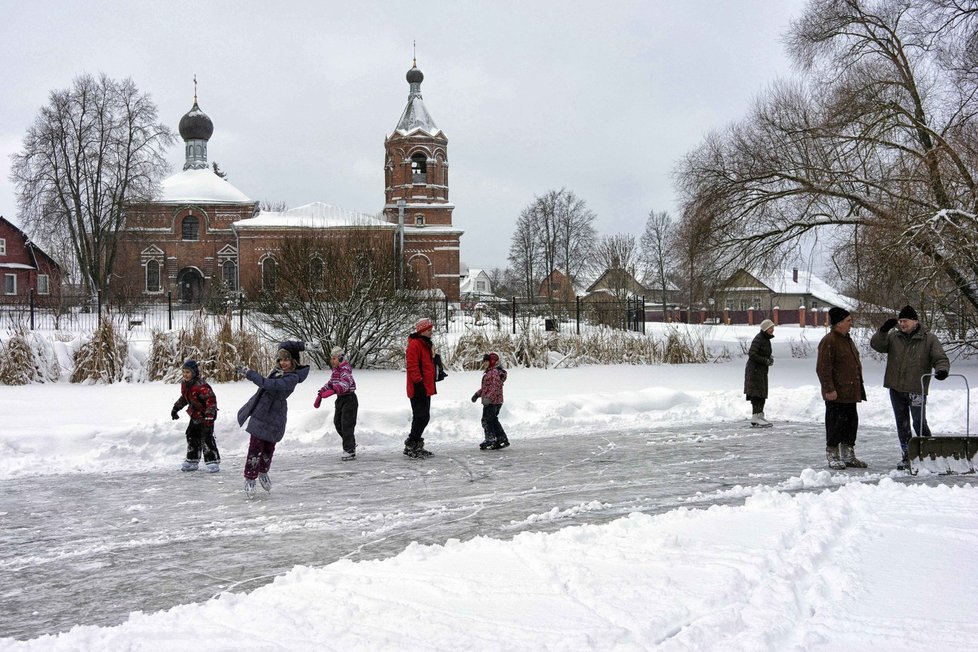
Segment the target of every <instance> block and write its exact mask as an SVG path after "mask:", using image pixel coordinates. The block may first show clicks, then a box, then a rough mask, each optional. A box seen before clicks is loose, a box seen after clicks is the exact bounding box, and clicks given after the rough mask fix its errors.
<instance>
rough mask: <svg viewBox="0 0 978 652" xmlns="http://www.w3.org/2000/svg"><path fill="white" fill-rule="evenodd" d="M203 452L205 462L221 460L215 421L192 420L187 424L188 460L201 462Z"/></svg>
mask: <svg viewBox="0 0 978 652" xmlns="http://www.w3.org/2000/svg"><path fill="white" fill-rule="evenodd" d="M201 453H203V455H204V464H210V463H211V462H220V461H221V453H220V451H218V450H217V440H216V439H214V422H213V421H210V422H208V421H191V422H190V425H189V426H187V461H188V462H200V455H201Z"/></svg>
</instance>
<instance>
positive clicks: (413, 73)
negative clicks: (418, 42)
mask: <svg viewBox="0 0 978 652" xmlns="http://www.w3.org/2000/svg"><path fill="white" fill-rule="evenodd" d="M407 80H408V83H409V84H420V83H421V82H422V81H424V75H423V74H421V71H420V70H418V67H417V66H414V67H413V68H411V69H410V70H408V71H407Z"/></svg>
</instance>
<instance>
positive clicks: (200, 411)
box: [170, 360, 221, 473]
mask: <svg viewBox="0 0 978 652" xmlns="http://www.w3.org/2000/svg"><path fill="white" fill-rule="evenodd" d="M181 371H182V372H183V382H182V383H180V398H179V399H177V402H176V403H174V404H173V409H172V410H171V411H170V417H172V418H173V420H174V421H175V420H177V419H179V418H180V410H181V409H183V407H184V406H189V407H188V408H187V414H189V415H190V425H189V426H187V457H186V459H184V461H183V465H182V466H181V467H180V470H181V471H196V470H197V466H198V465H199V464H200V456H201V453H203V455H204V464H205V465H206V466H207V470H208V472H210V473H217V472H218V471H220V470H221V453H220V452H219V451H218V450H217V440H215V439H214V419H215V418H216V417H217V397H216V396H214V390H213V389H211V386H210V385H208V384H207V383H206V382H205V381H204V379H203V378H201V376H200V367H199V366H198V365H197V361H196V360H187V361H186V362H184V363H183V368H182V369H181Z"/></svg>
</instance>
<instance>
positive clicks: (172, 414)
mask: <svg viewBox="0 0 978 652" xmlns="http://www.w3.org/2000/svg"><path fill="white" fill-rule="evenodd" d="M170 418H171V419H173V420H174V421H176V420H177V419H179V418H180V413H179V412H177V409H176V408H173V409H172V410H170Z"/></svg>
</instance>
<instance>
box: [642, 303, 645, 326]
mask: <svg viewBox="0 0 978 652" xmlns="http://www.w3.org/2000/svg"><path fill="white" fill-rule="evenodd" d="M642 335H645V297H644V296H643V297H642Z"/></svg>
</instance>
